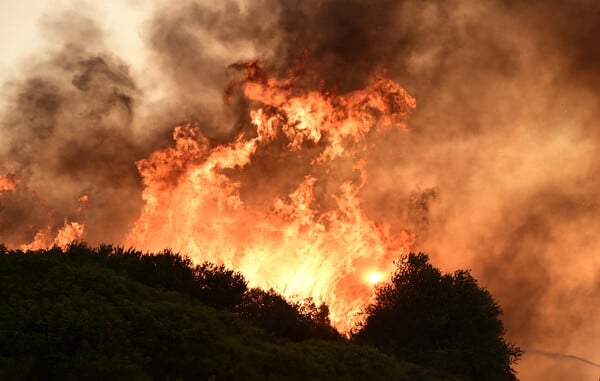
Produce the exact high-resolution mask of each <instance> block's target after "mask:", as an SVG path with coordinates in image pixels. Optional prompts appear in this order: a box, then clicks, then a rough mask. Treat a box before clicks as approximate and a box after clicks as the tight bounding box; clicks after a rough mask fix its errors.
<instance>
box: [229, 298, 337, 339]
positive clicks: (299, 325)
mask: <svg viewBox="0 0 600 381" xmlns="http://www.w3.org/2000/svg"><path fill="white" fill-rule="evenodd" d="M236 313H237V315H238V316H239V317H240V318H241V319H242V320H244V321H247V322H249V323H250V324H252V325H254V326H255V327H258V328H262V329H264V330H265V331H267V332H269V333H271V334H273V335H275V336H279V337H282V338H286V339H290V340H293V341H301V340H307V339H332V338H338V337H340V336H339V333H338V332H337V331H336V330H335V329H334V328H333V327H332V326H331V325H330V322H329V309H328V308H327V306H326V305H321V306H319V307H317V306H316V305H315V304H314V303H313V302H312V301H311V300H308V301H306V303H304V304H301V303H289V302H288V301H287V300H285V298H283V297H282V296H281V295H279V294H278V293H276V292H275V291H274V290H273V289H271V290H269V291H264V290H261V289H258V288H253V289H251V290H248V292H247V293H246V295H244V301H243V302H242V304H241V305H240V306H239V307H238V309H237V311H236Z"/></svg>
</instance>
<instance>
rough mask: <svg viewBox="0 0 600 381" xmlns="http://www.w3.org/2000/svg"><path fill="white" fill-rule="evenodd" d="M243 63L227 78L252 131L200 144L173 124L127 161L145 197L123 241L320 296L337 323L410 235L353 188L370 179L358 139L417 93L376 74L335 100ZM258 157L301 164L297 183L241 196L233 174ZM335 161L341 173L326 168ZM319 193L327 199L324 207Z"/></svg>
mask: <svg viewBox="0 0 600 381" xmlns="http://www.w3.org/2000/svg"><path fill="white" fill-rule="evenodd" d="M250 66H251V65H249V66H248V67H247V69H248V76H247V78H244V79H243V80H241V81H238V82H236V83H234V85H235V86H236V88H239V89H240V90H241V91H243V96H245V97H246V98H247V99H248V100H249V102H250V105H251V107H250V119H251V124H252V131H250V132H248V131H245V132H244V133H240V134H239V135H238V136H237V138H236V139H235V140H234V141H233V142H231V143H228V144H222V145H217V146H210V144H209V142H208V140H207V139H206V138H204V137H203V136H202V134H201V133H200V131H199V128H198V127H197V126H196V125H194V124H186V125H181V126H178V127H176V128H175V129H174V132H173V140H174V145H173V146H172V147H170V148H166V149H163V150H159V151H156V152H154V153H152V154H151V155H150V156H149V157H148V158H147V159H145V160H141V161H139V162H138V163H137V166H138V169H139V171H140V173H141V175H142V178H143V182H144V186H145V189H144V192H143V195H142V197H143V201H144V203H145V204H144V208H143V212H142V215H141V216H140V218H139V219H138V221H137V222H136V224H135V226H134V228H133V230H132V231H131V233H130V234H129V235H128V237H127V238H126V240H125V242H124V243H125V245H131V246H134V247H136V248H140V249H144V250H153V251H154V250H160V249H162V248H164V247H170V248H172V249H174V250H176V251H178V252H181V253H184V254H187V255H189V256H190V257H191V258H192V259H193V260H195V261H197V262H202V261H205V260H207V261H212V262H216V263H224V264H225V265H227V266H229V267H232V268H235V269H237V270H239V271H241V272H242V273H243V274H244V276H245V277H246V279H248V281H249V282H250V285H251V286H260V287H263V288H269V287H273V288H274V289H276V290H277V291H278V292H280V293H282V294H283V295H285V296H286V297H288V298H292V299H293V298H306V297H312V298H313V299H314V300H315V301H316V302H325V303H327V304H328V305H329V307H330V311H331V316H330V317H331V320H332V322H333V323H334V325H335V326H336V327H337V328H339V329H341V330H342V331H344V330H347V329H349V328H351V327H352V325H353V324H354V323H355V322H356V320H357V319H358V317H357V316H356V313H357V312H359V310H360V308H361V307H362V306H363V305H364V304H365V303H366V302H367V301H368V299H369V297H370V295H371V292H372V288H373V286H374V284H375V283H377V282H379V281H380V279H381V278H382V276H383V274H388V273H389V272H390V270H391V268H392V261H393V259H394V258H397V257H398V256H399V255H401V254H402V253H405V252H406V251H407V250H409V249H410V245H411V244H412V242H413V240H414V236H413V235H412V234H410V233H408V232H402V233H400V234H392V233H390V231H389V228H388V226H386V225H385V224H376V223H375V222H374V221H372V220H370V219H369V218H368V217H367V216H366V215H365V213H364V212H363V211H362V209H361V200H360V198H359V193H360V190H361V188H362V187H363V185H364V184H365V182H366V181H367V178H368V174H367V170H366V165H365V162H364V160H363V159H362V154H363V153H364V152H365V150H366V149H367V144H366V141H367V136H368V135H369V134H374V133H377V131H378V130H380V129H382V128H404V127H405V124H404V122H405V120H406V117H407V115H408V114H409V112H410V111H411V110H412V109H414V108H415V106H416V104H415V100H414V99H413V98H412V97H410V95H408V94H407V93H406V92H405V91H404V90H403V89H402V88H401V87H400V86H398V85H397V84H396V83H394V82H393V81H391V80H389V79H386V78H379V79H376V80H374V81H373V83H372V85H370V86H369V87H367V88H365V89H363V90H358V91H354V92H351V93H348V94H345V95H340V96H336V95H332V94H329V93H327V92H323V91H302V90H300V89H298V88H297V87H296V86H295V84H294V80H293V79H288V80H278V79H274V78H267V77H266V76H262V75H256V73H257V70H260V68H259V67H258V66H257V65H254V66H252V67H250ZM309 152H312V154H309ZM315 152H316V153H315ZM294 155H295V156H294ZM311 155H312V156H311ZM258 156H261V157H263V158H264V157H265V156H266V157H269V158H270V159H269V160H271V159H272V160H273V161H277V160H279V159H281V158H282V157H301V158H308V159H306V160H305V161H303V163H305V164H302V165H296V166H294V167H290V168H289V172H290V173H293V174H295V176H296V177H294V178H295V179H297V180H295V182H294V184H295V185H294V188H295V189H292V191H288V192H285V193H282V194H279V195H277V196H274V197H268V198H266V199H265V198H262V199H261V198H260V197H257V198H258V199H259V200H260V201H256V200H254V199H253V200H252V201H246V200H245V199H244V197H243V194H242V189H243V183H242V180H240V179H239V178H241V177H239V176H240V174H241V176H242V177H243V174H244V173H245V171H247V170H248V168H249V167H251V166H252V164H253V159H255V158H256V157H258ZM341 163H346V164H348V165H347V167H348V168H350V169H349V170H348V171H347V172H349V173H346V174H343V173H341V172H339V171H338V170H337V169H336V168H337V167H338V166H340V165H341ZM298 173H299V175H298ZM236 175H237V176H238V177H236ZM261 176H265V178H266V179H269V176H270V173H268V172H265V173H262V174H261ZM290 176H291V175H290ZM330 178H335V179H338V180H340V181H339V183H336V186H335V188H333V189H328V187H326V186H324V185H327V184H328V183H327V181H328V179H330ZM340 178H341V179H340ZM273 181H276V180H275V179H273ZM246 192H247V191H246ZM257 192H258V191H257ZM324 196H325V197H329V198H328V200H330V201H331V202H330V203H329V204H331V205H329V204H328V205H324V204H323V203H322V201H321V200H323V197H324ZM365 274H369V275H367V281H365Z"/></svg>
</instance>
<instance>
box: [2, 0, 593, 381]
mask: <svg viewBox="0 0 600 381" xmlns="http://www.w3.org/2000/svg"><path fill="white" fill-rule="evenodd" d="M170 3H171V2H166V1H165V2H159V1H155V2H146V1H136V0H130V1H126V0H123V1H116V0H115V1H105V2H103V3H102V5H100V4H99V3H98V4H96V2H71V1H62V2H53V4H52V6H50V5H48V3H47V2H44V1H33V0H27V1H20V2H12V3H11V2H3V3H2V4H0V21H1V22H0V51H2V56H1V57H0V80H1V81H2V82H3V85H2V92H1V94H2V95H1V98H0V99H1V100H0V104H1V106H2V113H1V114H0V127H1V130H0V175H7V174H15V175H16V176H17V177H18V178H19V179H21V182H20V183H19V188H18V191H17V192H10V195H9V192H4V193H0V241H4V242H5V243H7V244H13V245H18V244H22V243H26V242H30V241H31V240H32V239H33V237H34V235H35V233H36V231H38V230H39V229H40V228H41V227H43V226H45V224H47V223H48V221H51V225H52V229H57V228H58V227H60V226H62V224H63V223H64V221H65V218H66V219H68V220H82V221H83V222H85V224H86V231H87V233H86V234H87V235H86V240H88V241H89V242H90V243H92V244H97V243H100V242H117V243H118V242H120V240H121V239H122V238H123V237H124V236H125V235H126V234H127V232H129V231H130V230H131V228H132V226H133V224H134V222H135V220H136V218H137V216H139V214H140V212H141V208H142V200H141V192H142V182H141V178H140V175H139V173H138V171H137V168H136V166H135V162H136V161H139V160H142V159H144V158H146V157H148V155H149V154H150V153H151V152H153V151H155V150H157V149H162V148H165V147H167V146H169V145H170V144H172V140H171V131H172V129H173V127H174V126H175V125H176V124H178V123H180V122H185V121H193V122H198V123H199V125H200V128H201V129H202V131H203V133H204V134H205V135H206V136H207V137H208V138H209V139H210V142H211V143H210V144H213V145H217V144H219V142H224V141H228V140H229V139H231V138H232V136H233V135H234V134H235V132H236V131H239V130H240V129H243V128H244V123H247V120H246V119H244V118H245V117H244V114H243V111H244V110H245V109H246V108H247V104H245V102H244V100H243V99H236V100H234V101H233V104H231V105H226V104H224V102H223V91H224V89H225V88H226V86H227V83H228V81H229V80H230V79H231V78H232V69H231V68H229V65H230V64H232V63H235V62H238V61H240V60H244V59H255V58H261V59H263V60H264V61H265V62H266V64H265V65H266V66H267V69H268V70H269V72H270V73H272V74H273V75H276V76H283V75H285V73H288V72H289V71H290V70H292V69H293V68H294V67H295V65H296V64H297V63H298V62H299V61H302V60H306V62H307V63H306V65H307V66H310V67H311V71H314V73H315V75H316V77H318V78H316V79H315V80H312V79H307V80H306V84H305V85H306V86H307V87H314V88H318V87H326V88H331V89H333V90H332V91H335V92H337V93H339V94H344V93H347V92H349V91H352V90H357V89H360V88H363V87H364V86H367V85H368V84H369V83H370V81H372V80H373V78H374V77H375V76H378V75H385V76H387V77H389V78H391V79H392V80H394V81H396V82H397V83H399V84H400V85H401V86H403V87H404V88H405V89H406V90H407V91H408V93H409V94H411V95H412V96H413V97H414V98H416V100H417V108H416V110H415V111H414V112H413V114H412V116H411V117H410V119H409V120H408V129H407V130H406V131H397V130H390V131H388V132H387V133H384V134H383V135H378V136H376V137H373V138H372V140H371V141H370V144H371V145H370V146H369V147H371V148H370V149H369V152H368V154H367V157H366V165H367V168H368V173H369V175H368V176H369V177H368V181H367V182H366V183H365V186H364V187H363V188H362V190H361V197H362V199H363V208H364V210H365V212H366V213H367V214H368V215H369V216H370V217H371V218H372V219H374V220H385V221H388V222H389V223H390V224H391V225H392V229H396V230H398V231H400V230H403V229H406V230H410V231H412V232H415V234H416V243H415V245H414V249H415V250H421V251H425V252H428V253H430V254H431V256H432V259H433V262H434V264H436V265H438V266H441V267H443V268H444V269H445V270H446V271H452V270H454V269H456V268H470V269H472V270H473V273H474V275H475V276H476V277H477V278H478V279H479V280H480V281H481V283H482V284H483V285H485V286H486V287H488V288H489V289H490V290H491V291H492V293H493V294H494V295H495V296H496V297H497V298H498V300H499V301H500V303H501V305H502V306H503V308H504V310H505V324H506V327H507V330H508V332H507V333H508V337H509V338H510V339H511V340H513V341H515V342H516V343H517V344H518V345H520V346H521V347H523V348H525V349H528V348H530V349H535V350H537V351H538V354H537V355H534V354H529V355H527V354H526V355H525V356H524V358H523V360H522V361H521V363H520V364H519V365H518V367H517V369H518V370H519V372H520V373H519V376H520V378H521V379H523V380H542V379H572V380H584V379H594V380H595V379H596V378H597V376H598V369H597V368H595V367H593V366H590V365H589V364H585V363H582V362H578V361H576V360H573V359H571V358H568V357H560V356H543V355H540V354H539V353H541V352H544V353H555V352H564V353H567V354H569V355H573V356H579V357H583V358H586V359H589V360H591V361H592V362H596V363H598V362H599V361H600V319H598V316H600V299H599V298H600V297H599V296H598V295H599V293H600V240H599V235H600V177H598V173H600V125H599V123H600V122H599V121H600V3H599V2H597V1H595V0H576V1H569V2H566V1H558V0H557V1H554V0H551V1H533V0H530V1H512V0H490V1H476V0H472V1H466V0H447V1H442V0H431V1H422V0H406V1H391V0H380V1H366V0H365V1H360V0H354V1H349V2H348V1H342V0H322V1H316V0H314V1H313V0H311V1H302V2H291V1H289V2H288V1H283V0H281V1H278V0H258V1H247V2H244V1H241V0H240V1H233V0H229V1H224V2H220V3H219V5H214V4H213V3H215V2H209V1H207V2H202V1H196V2H194V1H178V2H174V3H175V4H176V5H173V4H170ZM246 118H247V117H246ZM254 185H255V186H261V183H260V181H259V180H256V184H254ZM262 185H264V184H262ZM242 191H243V190H242ZM82 194H88V195H89V196H90V198H89V202H88V204H87V205H86V207H85V208H81V207H79V206H78V201H77V200H78V199H79V197H80V196H81V195H82ZM83 209H85V210H83Z"/></svg>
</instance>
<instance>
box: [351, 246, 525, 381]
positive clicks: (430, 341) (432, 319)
mask: <svg viewBox="0 0 600 381" xmlns="http://www.w3.org/2000/svg"><path fill="white" fill-rule="evenodd" d="M501 316H502V310H501V309H500V306H499V305H498V303H497V302H496V300H494V298H493V297H492V295H491V294H490V293H489V292H488V291H487V290H486V289H484V288H482V287H480V286H479V285H478V284H477V281H476V280H475V279H474V278H473V277H472V276H471V274H470V273H469V272H468V271H464V270H459V271H457V272H455V273H454V274H442V273H441V272H440V271H439V270H438V269H436V268H434V267H433V266H432V265H431V264H430V263H429V258H428V256H427V255H426V254H423V253H419V254H414V253H411V254H409V255H408V256H407V257H406V258H405V260H404V261H402V262H400V263H399V265H398V268H397V270H396V272H395V273H394V274H393V276H392V279H391V282H390V283H388V284H385V285H383V286H381V287H380V288H378V290H377V292H376V298H375V301H374V302H373V303H372V304H371V305H369V306H368V307H367V308H366V319H365V321H364V322H363V323H362V325H361V327H360V328H359V330H358V332H357V333H356V334H355V335H354V338H355V339H356V340H357V341H358V342H361V343H367V344H371V345H374V346H376V347H378V348H380V349H381V350H383V351H384V352H387V353H390V354H393V355H396V356H398V357H400V358H403V359H409V360H411V361H414V362H417V363H421V364H423V365H427V366H432V367H436V368H438V369H439V368H443V369H446V370H448V371H450V372H453V373H457V374H461V375H463V376H466V377H470V379H472V380H516V377H515V374H514V371H513V370H512V368H511V365H512V364H513V363H514V362H515V361H516V360H517V359H518V358H519V357H520V355H521V353H522V352H521V350H520V349H519V348H518V347H516V346H514V345H513V344H511V343H508V342H506V341H505V340H504V338H503V335H504V326H503V324H502V321H501V320H500V317H501Z"/></svg>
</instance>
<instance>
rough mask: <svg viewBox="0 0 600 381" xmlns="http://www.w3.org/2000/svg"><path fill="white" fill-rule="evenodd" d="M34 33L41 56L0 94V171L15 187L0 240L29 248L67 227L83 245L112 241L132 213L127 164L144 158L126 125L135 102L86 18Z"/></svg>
mask: <svg viewBox="0 0 600 381" xmlns="http://www.w3.org/2000/svg"><path fill="white" fill-rule="evenodd" d="M43 29H44V31H45V33H46V35H47V36H48V38H49V39H50V43H49V48H48V50H47V51H46V52H45V53H43V54H39V53H38V54H37V55H35V56H33V57H31V58H30V59H29V60H28V63H27V64H24V65H23V68H22V73H21V76H20V77H18V78H13V79H12V80H10V81H9V82H8V83H6V84H5V85H4V94H5V95H6V96H7V98H8V99H9V100H8V105H7V107H6V111H5V112H4V114H3V117H2V120H1V121H0V123H1V126H2V144H1V145H0V162H1V163H2V168H0V170H2V172H3V173H9V174H14V175H15V176H16V177H17V178H19V179H20V182H19V184H18V186H17V188H16V190H15V192H3V193H2V194H0V197H1V198H0V205H2V208H1V209H2V214H1V220H2V226H3V229H2V230H1V231H0V238H1V240H2V241H3V242H5V243H6V244H9V245H16V244H20V243H24V242H30V241H31V240H32V239H33V237H34V235H35V234H36V232H37V231H40V230H50V231H56V230H57V228H58V227H60V226H62V225H63V222H64V219H67V220H78V221H83V222H85V224H86V226H87V231H88V235H87V239H89V240H90V242H96V243H98V242H101V241H117V240H118V239H119V237H121V236H122V235H123V234H125V233H126V231H127V230H128V226H127V225H128V223H129V222H130V220H131V219H132V218H134V217H135V215H136V214H137V213H139V208H140V207H141V202H140V200H139V193H140V192H141V183H140V179H139V175H138V173H137V170H136V168H135V161H136V160H137V159H139V158H142V157H144V155H145V154H147V153H148V151H146V149H144V148H143V143H142V142H143V141H144V140H145V139H143V138H142V137H140V136H139V135H138V134H136V131H135V130H134V123H135V111H136V107H137V104H138V99H139V98H140V97H141V96H142V93H141V92H140V90H139V89H138V88H137V86H136V84H135V81H134V79H133V78H132V77H131V75H130V74H129V71H128V68H127V66H126V64H125V63H124V62H123V61H121V60H120V59H119V58H117V57H115V56H114V55H113V54H111V53H110V51H109V49H108V48H107V47H106V46H104V36H103V31H102V30H101V29H100V28H99V27H98V26H97V25H96V23H95V22H94V21H93V20H92V19H90V18H88V17H86V16H85V15H82V14H81V13H77V14H75V13H64V14H61V15H53V16H51V17H49V18H47V19H45V20H44V24H43ZM84 194H86V195H88V197H89V202H88V203H87V205H86V208H85V212H84V213H85V215H81V213H82V212H83V211H82V210H81V208H78V200H79V198H80V197H81V196H82V195H84ZM78 209H79V210H78Z"/></svg>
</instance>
